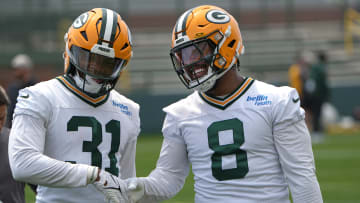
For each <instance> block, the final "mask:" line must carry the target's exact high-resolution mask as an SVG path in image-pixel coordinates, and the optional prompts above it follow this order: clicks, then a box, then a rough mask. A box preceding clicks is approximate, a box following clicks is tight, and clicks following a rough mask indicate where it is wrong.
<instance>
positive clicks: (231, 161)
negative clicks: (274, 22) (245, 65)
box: [143, 78, 322, 203]
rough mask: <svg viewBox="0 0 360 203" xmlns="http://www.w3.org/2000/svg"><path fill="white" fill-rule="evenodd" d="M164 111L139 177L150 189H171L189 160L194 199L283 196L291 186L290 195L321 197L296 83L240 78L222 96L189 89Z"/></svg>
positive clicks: (277, 202)
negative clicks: (148, 166) (152, 164)
mask: <svg viewBox="0 0 360 203" xmlns="http://www.w3.org/2000/svg"><path fill="white" fill-rule="evenodd" d="M164 111H165V112H166V118H165V121H164V125H163V135H164V143H163V147H162V151H161V153H160V158H159V161H158V164H157V168H156V169H155V170H154V171H153V172H152V173H151V174H150V176H149V177H148V178H143V180H144V183H145V188H146V194H147V195H148V196H150V197H151V196H153V197H158V198H157V199H158V200H159V199H165V198H169V197H171V196H172V195H174V194H175V193H176V192H177V191H178V190H180V189H181V187H182V185H181V184H183V179H185V177H186V175H187V172H186V170H187V168H188V165H189V163H191V165H192V171H193V173H194V179H195V186H194V188H195V193H196V195H195V202H196V203H218V202H226V203H238V202H241V203H250V202H251V203H255V202H267V203H288V202H290V201H289V191H288V190H289V189H290V190H291V192H292V196H293V199H294V202H302V203H305V202H312V203H314V202H322V199H321V193H320V188H319V185H318V182H317V179H316V176H315V166H314V158H313V153H312V148H311V140H310V136H309V133H308V130H307V128H306V125H305V122H304V117H305V115H304V111H303V109H302V108H300V101H299V96H298V94H297V92H296V90H295V89H293V88H289V87H275V86H272V85H269V84H266V83H263V82H260V81H255V80H253V79H252V78H246V79H245V81H244V83H243V84H242V85H241V86H240V87H239V88H238V89H237V90H236V91H234V92H233V93H232V94H230V95H228V96H227V97H225V98H214V97H210V96H208V95H206V94H204V93H198V92H194V93H193V94H191V95H189V96H188V97H187V98H185V99H182V100H180V101H178V102H176V103H174V104H172V105H170V106H168V107H166V108H164ZM178 168H180V169H181V171H179V169H178ZM173 182H175V183H176V184H177V186H174V185H176V184H173ZM159 188H160V189H159ZM169 188H170V189H169ZM171 188H172V189H171ZM162 189H163V190H162ZM171 190H173V191H171ZM166 193H171V194H166ZM153 199H156V198H153Z"/></svg>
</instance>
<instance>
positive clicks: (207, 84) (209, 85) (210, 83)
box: [194, 62, 234, 92]
mask: <svg viewBox="0 0 360 203" xmlns="http://www.w3.org/2000/svg"><path fill="white" fill-rule="evenodd" d="M233 64H234V63H233V62H232V63H231V64H230V65H231V66H230V67H229V68H227V69H225V70H224V71H223V72H221V73H220V74H217V75H215V76H213V77H211V78H209V79H208V80H207V81H205V82H204V83H202V84H200V85H199V86H196V87H195V88H194V89H195V90H196V91H199V92H207V91H209V90H211V88H213V87H214V85H215V83H216V81H217V80H218V79H220V78H221V77H222V76H223V75H225V73H227V72H228V71H229V70H230V69H231V68H232V65H233Z"/></svg>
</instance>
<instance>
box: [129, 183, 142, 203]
mask: <svg viewBox="0 0 360 203" xmlns="http://www.w3.org/2000/svg"><path fill="white" fill-rule="evenodd" d="M125 182H126V184H127V189H128V191H127V193H128V197H129V200H130V202H131V203H137V202H138V201H139V200H140V199H141V198H142V197H143V196H144V195H145V186H144V183H143V182H142V181H141V179H139V178H129V179H126V180H125Z"/></svg>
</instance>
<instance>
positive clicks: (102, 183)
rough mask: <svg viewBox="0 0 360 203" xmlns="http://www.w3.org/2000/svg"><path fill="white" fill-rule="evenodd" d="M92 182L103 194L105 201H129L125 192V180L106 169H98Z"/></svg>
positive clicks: (112, 202) (119, 202) (122, 202)
mask: <svg viewBox="0 0 360 203" xmlns="http://www.w3.org/2000/svg"><path fill="white" fill-rule="evenodd" d="M98 170H99V169H98ZM93 184H94V186H95V187H96V189H98V190H99V191H101V192H102V193H103V194H104V195H105V201H106V202H110V203H126V202H128V201H129V200H128V197H127V194H126V182H125V181H123V180H121V179H120V178H118V177H116V176H114V175H111V174H110V173H108V172H106V171H103V170H99V172H98V176H97V178H96V180H95V181H94V182H93Z"/></svg>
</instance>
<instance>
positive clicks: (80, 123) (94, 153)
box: [67, 116, 120, 176]
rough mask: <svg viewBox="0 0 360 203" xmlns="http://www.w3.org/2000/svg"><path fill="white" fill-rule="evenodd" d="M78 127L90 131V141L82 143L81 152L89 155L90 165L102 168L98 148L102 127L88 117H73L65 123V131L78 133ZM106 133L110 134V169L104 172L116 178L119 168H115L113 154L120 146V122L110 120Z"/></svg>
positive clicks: (92, 118)
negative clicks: (89, 129) (86, 128)
mask: <svg viewBox="0 0 360 203" xmlns="http://www.w3.org/2000/svg"><path fill="white" fill-rule="evenodd" d="M79 127H90V128H91V129H92V141H84V142H83V149H82V151H83V152H90V153H91V165H92V166H97V167H99V168H102V155H101V152H100V151H99V149H98V146H99V145H100V144H101V142H102V138H103V137H102V125H101V123H100V122H99V121H98V120H97V119H96V118H95V117H90V116H73V117H72V118H71V119H70V120H69V122H68V123H67V131H78V128H79ZM105 130H106V132H108V133H110V134H111V149H110V152H109V154H108V157H109V159H110V167H109V168H105V171H107V172H109V173H111V174H113V175H115V176H118V175H119V168H118V167H117V166H116V163H117V159H116V156H115V153H116V152H117V151H118V150H119V146H120V121H117V120H111V121H109V122H108V123H106V125H105Z"/></svg>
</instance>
